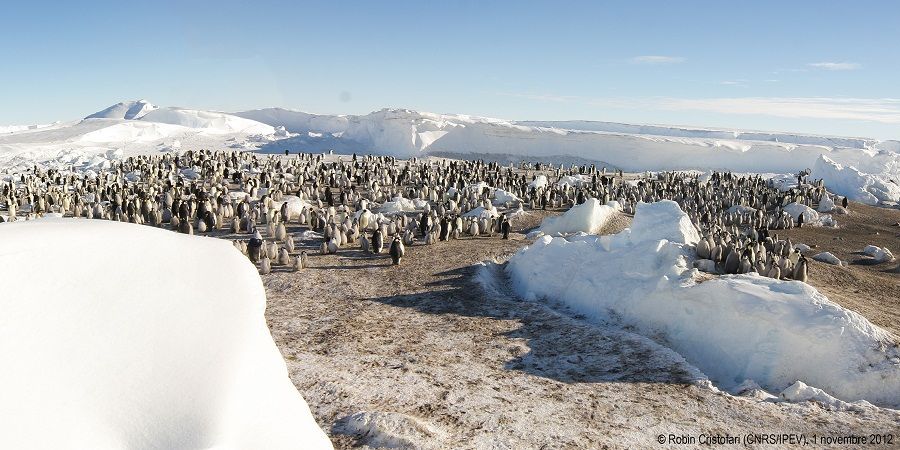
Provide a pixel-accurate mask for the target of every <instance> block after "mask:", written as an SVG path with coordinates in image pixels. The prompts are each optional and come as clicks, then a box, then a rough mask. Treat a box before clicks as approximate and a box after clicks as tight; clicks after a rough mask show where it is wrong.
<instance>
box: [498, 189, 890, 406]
mask: <svg viewBox="0 0 900 450" xmlns="http://www.w3.org/2000/svg"><path fill="white" fill-rule="evenodd" d="M697 239H698V235H697V232H696V230H695V229H694V228H693V225H691V222H690V220H689V218H688V216H687V215H686V214H685V213H683V212H682V211H681V210H680V208H679V207H678V205H677V204H676V203H674V202H671V201H661V202H657V203H653V204H646V203H640V204H638V207H637V211H636V213H635V217H634V221H633V222H632V227H631V228H630V229H627V230H625V231H623V232H621V233H619V234H616V235H607V236H582V237H579V238H578V239H573V240H571V241H569V240H566V239H564V238H561V237H550V236H544V237H542V238H540V239H539V240H537V241H536V242H535V243H534V244H533V245H531V246H528V247H525V248H523V249H522V250H520V251H519V252H518V253H516V254H515V255H514V256H513V257H512V258H511V259H510V261H509V264H508V266H507V271H508V273H509V275H510V277H511V279H512V282H513V284H514V286H515V287H516V289H517V291H518V292H519V294H520V295H522V296H523V297H525V298H526V299H532V300H536V299H544V298H546V299H548V300H552V301H560V302H562V303H564V304H566V305H568V306H569V307H570V308H572V309H573V310H574V311H576V312H577V313H580V314H583V315H585V316H586V317H588V318H590V319H592V320H595V321H598V322H604V323H618V322H621V324H623V325H627V326H632V327H634V328H635V329H636V330H637V331H639V332H641V333H642V334H645V335H647V336H651V337H655V338H658V339H660V340H661V341H663V343H665V344H666V345H668V346H670V347H671V348H672V349H674V350H675V351H677V352H678V353H680V354H681V355H683V356H684V357H685V359H686V360H687V361H688V362H690V363H692V364H693V365H695V366H696V367H698V368H699V369H700V370H702V371H703V372H704V373H706V375H707V376H709V378H710V379H711V380H713V381H715V382H717V383H718V384H719V385H720V386H722V387H723V388H726V389H734V388H736V387H738V386H740V385H742V384H743V383H745V382H746V380H748V379H749V380H753V381H754V382H756V383H758V384H759V385H760V386H763V387H764V388H766V389H768V390H771V391H773V392H780V391H782V390H784V389H786V388H787V387H789V386H791V385H793V384H794V383H795V382H796V381H797V380H801V381H803V382H804V383H808V384H810V385H812V386H816V387H818V388H820V389H823V390H824V391H825V392H828V393H829V394H830V395H833V396H835V397H837V398H840V399H842V400H844V401H856V400H867V401H870V402H872V403H875V404H880V405H886V406H891V407H897V406H900V365H898V363H897V361H898V358H900V350H898V347H897V344H896V342H897V337H896V336H893V335H891V334H890V333H888V332H887V331H885V330H883V329H881V328H879V327H877V326H875V325H873V324H872V323H871V322H869V321H868V320H867V319H865V318H864V317H863V316H861V315H859V314H857V313H855V312H853V311H850V310H847V309H844V308H842V307H841V306H839V305H837V304H836V303H833V302H831V301H829V300H828V299H827V298H826V297H825V296H824V295H822V294H821V293H819V292H818V291H817V290H816V289H815V288H813V287H811V286H809V285H808V284H805V283H802V282H798V281H780V280H775V279H771V278H767V277H761V276H758V275H755V274H748V275H728V276H719V277H716V278H714V279H712V280H707V281H702V280H703V278H702V277H701V276H700V274H699V272H698V271H697V270H696V269H691V262H692V259H693V258H694V250H693V248H692V244H693V243H694V242H697Z"/></svg>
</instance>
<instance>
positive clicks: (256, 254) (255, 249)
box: [247, 230, 263, 264]
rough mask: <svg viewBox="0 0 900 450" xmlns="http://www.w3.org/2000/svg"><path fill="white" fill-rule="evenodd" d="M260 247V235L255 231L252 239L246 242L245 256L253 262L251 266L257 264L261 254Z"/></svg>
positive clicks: (261, 242)
mask: <svg viewBox="0 0 900 450" xmlns="http://www.w3.org/2000/svg"><path fill="white" fill-rule="evenodd" d="M262 246H263V240H262V235H261V234H259V230H256V232H255V233H253V237H252V238H250V241H249V242H247V256H248V257H250V261H253V264H256V263H257V262H259V258H260V256H261V254H262Z"/></svg>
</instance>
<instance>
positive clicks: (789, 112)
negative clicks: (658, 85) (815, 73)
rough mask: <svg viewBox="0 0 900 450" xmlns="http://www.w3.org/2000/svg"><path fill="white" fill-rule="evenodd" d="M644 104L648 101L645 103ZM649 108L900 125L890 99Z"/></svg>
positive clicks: (705, 102) (731, 101) (667, 102)
mask: <svg viewBox="0 0 900 450" xmlns="http://www.w3.org/2000/svg"><path fill="white" fill-rule="evenodd" d="M645 104H647V103H645ZM649 105H650V106H651V107H653V106H655V107H657V108H659V109H667V110H694V111H707V112H715V113H721V114H759V115H768V116H775V117H785V118H810V119H843V120H862V121H868V122H879V123H890V124H900V99H893V98H874V99H871V98H826V97H811V98H810V97H805V98H779V97H737V98H710V99H685V98H659V99H652V100H650V101H649Z"/></svg>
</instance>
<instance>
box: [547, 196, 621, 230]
mask: <svg viewBox="0 0 900 450" xmlns="http://www.w3.org/2000/svg"><path fill="white" fill-rule="evenodd" d="M618 215H619V211H618V210H617V209H616V208H613V207H611V206H608V205H601V204H600V201H599V200H597V199H595V198H589V199H587V201H585V202H584V203H582V204H580V205H576V206H573V207H572V208H570V209H569V210H568V211H566V212H565V213H564V214H563V215H561V216H556V217H548V218H546V219H544V220H543V222H541V228H540V231H541V232H542V233H544V234H548V235H557V234H570V233H578V232H582V233H588V234H599V233H600V232H601V230H603V228H604V227H605V226H606V224H607V223H609V221H610V220H612V219H613V218H615V217H617V216H618Z"/></svg>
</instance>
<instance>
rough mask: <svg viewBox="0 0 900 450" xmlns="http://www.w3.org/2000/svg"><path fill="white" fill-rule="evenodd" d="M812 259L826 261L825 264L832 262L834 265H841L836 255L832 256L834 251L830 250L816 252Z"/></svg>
mask: <svg viewBox="0 0 900 450" xmlns="http://www.w3.org/2000/svg"><path fill="white" fill-rule="evenodd" d="M813 259H814V260H816V261H820V262H823V263H826V264H832V265H835V266H840V265H843V263H841V259H840V258H838V257H837V256H834V253H831V252H822V253H817V254H816V255H815V256H813Z"/></svg>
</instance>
